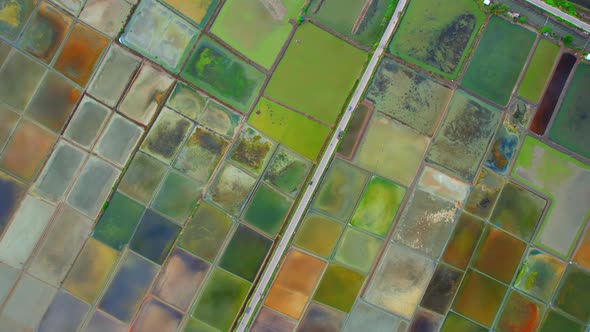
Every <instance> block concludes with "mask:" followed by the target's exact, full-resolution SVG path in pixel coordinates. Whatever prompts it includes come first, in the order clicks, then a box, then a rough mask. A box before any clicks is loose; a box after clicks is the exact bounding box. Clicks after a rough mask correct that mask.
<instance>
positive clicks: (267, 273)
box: [237, 0, 408, 332]
mask: <svg viewBox="0 0 590 332" xmlns="http://www.w3.org/2000/svg"><path fill="white" fill-rule="evenodd" d="M407 2H408V0H400V1H399V3H398V5H397V7H396V9H395V12H394V13H393V16H392V17H391V21H389V24H388V25H387V28H386V29H385V32H384V33H383V36H382V38H381V41H380V42H379V46H378V47H377V49H376V50H375V53H374V54H373V57H372V58H371V61H370V62H369V65H368V66H367V69H366V70H365V72H364V73H363V76H362V77H361V80H360V82H359V84H358V86H357V88H356V90H355V91H354V94H353V96H352V98H351V100H350V103H349V104H348V106H347V107H346V112H345V113H344V115H343V116H342V119H341V120H340V123H339V124H338V127H337V128H336V130H335V131H334V135H333V136H332V138H331V139H330V144H329V145H328V147H327V148H326V151H325V152H324V155H323V156H322V159H321V160H320V163H319V164H318V167H317V168H316V170H315V172H314V174H313V178H312V179H311V182H310V184H309V185H308V186H307V189H306V190H305V193H304V194H303V197H302V198H301V201H300V202H299V205H298V206H297V209H296V210H295V213H294V214H293V216H292V217H291V220H289V225H288V226H287V229H286V230H285V233H284V235H283V237H281V240H280V242H279V244H278V246H277V248H276V250H275V251H274V253H273V255H272V258H271V259H270V262H269V264H268V266H267V268H266V269H265V270H264V273H263V275H262V277H261V278H260V281H259V282H258V285H257V286H256V289H255V290H254V294H253V295H252V299H251V300H250V303H249V304H248V307H247V308H246V311H245V313H244V315H243V316H242V318H241V320H240V323H239V325H238V327H237V331H238V332H243V331H246V327H247V326H248V323H249V322H250V320H251V319H252V315H254V309H255V308H256V307H257V305H258V303H259V302H260V301H261V300H262V299H263V298H264V295H265V293H264V291H265V289H266V288H267V287H268V285H269V284H270V282H271V278H272V276H273V274H274V272H275V270H276V269H277V267H278V265H279V263H280V262H281V258H282V257H283V255H284V254H285V251H286V250H287V247H288V245H289V241H290V240H291V237H292V236H293V234H294V233H295V229H297V225H299V223H300V221H301V218H302V217H303V214H304V213H305V210H306V208H307V205H308V204H309V202H310V201H311V198H312V196H313V193H314V192H315V190H316V188H317V186H318V184H319V183H320V178H321V177H322V174H324V172H325V171H326V168H327V167H328V164H329V162H330V160H331V159H332V157H333V156H334V153H335V152H336V147H337V146H338V141H339V140H340V138H341V137H340V136H341V135H340V133H342V132H344V130H345V129H346V127H347V126H348V122H350V119H351V118H352V114H353V112H354V109H355V108H356V106H357V104H358V103H359V101H360V100H361V97H362V95H363V93H364V91H365V89H366V88H367V85H368V84H369V80H370V79H371V76H373V72H374V71H375V68H376V67H377V64H378V63H379V59H380V58H381V56H382V55H383V51H384V49H385V47H387V43H388V41H389V39H390V38H391V36H392V35H393V32H394V31H395V28H396V26H397V23H398V21H399V19H400V18H401V13H402V11H403V9H404V7H405V6H406V3H407Z"/></svg>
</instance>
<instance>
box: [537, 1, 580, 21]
mask: <svg viewBox="0 0 590 332" xmlns="http://www.w3.org/2000/svg"><path fill="white" fill-rule="evenodd" d="M543 1H545V2H546V3H547V4H548V5H550V6H553V7H557V8H559V9H561V10H562V11H564V12H566V13H568V14H570V15H571V16H574V17H577V16H578V11H577V10H576V7H575V6H574V5H572V4H571V3H570V2H569V1H567V0H543Z"/></svg>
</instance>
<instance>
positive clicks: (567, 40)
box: [561, 34, 574, 46]
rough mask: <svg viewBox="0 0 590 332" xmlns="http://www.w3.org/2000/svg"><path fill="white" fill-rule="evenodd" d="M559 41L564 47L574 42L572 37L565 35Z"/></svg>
mask: <svg viewBox="0 0 590 332" xmlns="http://www.w3.org/2000/svg"><path fill="white" fill-rule="evenodd" d="M561 41H562V42H563V44H564V45H565V46H570V45H571V44H572V42H573V41H574V36H572V35H569V34H568V35H565V36H563V37H561Z"/></svg>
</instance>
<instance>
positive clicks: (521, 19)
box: [518, 15, 526, 24]
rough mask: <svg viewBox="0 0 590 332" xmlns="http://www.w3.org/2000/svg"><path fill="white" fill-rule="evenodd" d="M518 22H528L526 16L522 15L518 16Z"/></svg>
mask: <svg viewBox="0 0 590 332" xmlns="http://www.w3.org/2000/svg"><path fill="white" fill-rule="evenodd" d="M518 23H522V24H525V23H526V17H525V16H522V15H521V16H520V17H519V18H518Z"/></svg>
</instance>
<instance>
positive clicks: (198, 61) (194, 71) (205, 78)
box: [181, 36, 265, 113]
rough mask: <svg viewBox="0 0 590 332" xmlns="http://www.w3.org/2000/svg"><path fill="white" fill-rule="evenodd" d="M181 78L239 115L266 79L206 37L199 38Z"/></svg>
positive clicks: (243, 111)
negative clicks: (238, 112) (222, 102)
mask: <svg viewBox="0 0 590 332" xmlns="http://www.w3.org/2000/svg"><path fill="white" fill-rule="evenodd" d="M181 76H182V77H183V78H184V79H186V80H187V81H189V82H190V83H192V84H194V85H196V86H197V87H200V88H202V89H204V90H205V91H207V92H209V93H211V94H212V95H214V96H215V97H217V98H219V99H220V100H222V101H224V102H227V103H228V104H230V105H231V106H233V107H235V108H236V109H237V110H238V111H240V112H242V113H246V112H247V111H248V108H249V107H250V105H251V104H252V103H253V102H254V99H255V98H256V95H257V93H258V90H260V87H261V86H262V83H263V81H264V78H265V76H264V74H263V73H261V72H259V71H258V70H257V69H256V68H254V67H253V66H251V65H249V64H247V63H245V62H244V61H243V60H241V59H240V58H239V57H238V56H236V55H234V54H233V53H231V52H229V51H228V50H226V49H225V48H223V47H222V46H221V45H219V44H217V43H216V42H215V41H213V40H212V39H211V38H209V37H207V36H202V37H201V40H200V41H199V43H198V44H197V46H196V47H195V50H194V52H193V54H191V56H190V57H189V60H188V62H187V63H186V65H185V67H184V69H183V70H182V73H181Z"/></svg>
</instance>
